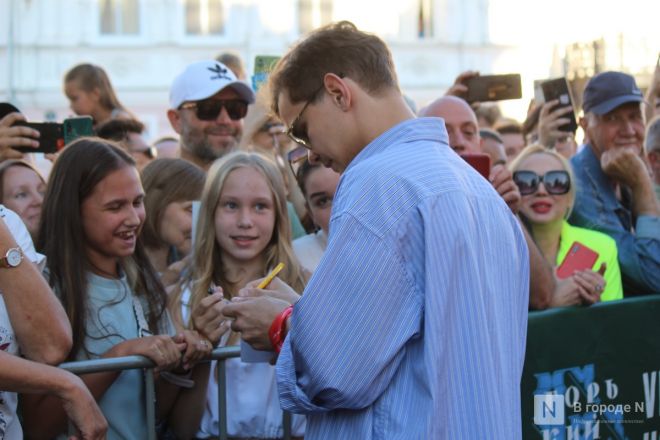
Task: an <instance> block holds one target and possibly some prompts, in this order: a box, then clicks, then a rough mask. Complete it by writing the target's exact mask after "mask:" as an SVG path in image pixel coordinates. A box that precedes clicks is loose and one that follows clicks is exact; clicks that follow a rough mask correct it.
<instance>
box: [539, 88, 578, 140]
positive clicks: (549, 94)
mask: <svg viewBox="0 0 660 440" xmlns="http://www.w3.org/2000/svg"><path fill="white" fill-rule="evenodd" d="M541 90H542V91H543V98H544V99H545V102H550V101H554V100H556V101H557V102H558V104H557V105H555V106H553V107H552V108H551V109H550V113H553V112H555V111H556V110H557V109H559V108H560V107H567V108H570V111H567V112H566V113H565V114H562V115H561V116H562V118H566V119H568V123H566V124H564V125H561V126H560V127H559V130H560V131H563V132H567V133H575V131H576V130H577V121H576V119H575V110H574V109H573V100H572V99H571V92H570V89H569V87H568V82H567V81H566V78H556V79H551V80H548V81H544V82H542V83H541Z"/></svg>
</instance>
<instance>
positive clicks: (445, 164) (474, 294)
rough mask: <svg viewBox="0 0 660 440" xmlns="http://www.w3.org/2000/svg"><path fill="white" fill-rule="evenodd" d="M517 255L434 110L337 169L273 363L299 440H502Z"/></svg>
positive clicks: (506, 425)
mask: <svg viewBox="0 0 660 440" xmlns="http://www.w3.org/2000/svg"><path fill="white" fill-rule="evenodd" d="M528 288H529V259H528V252H527V246H526V244H525V241H524V238H523V235H522V232H521V230H520V227H519V225H518V223H517V221H516V219H515V217H514V216H513V215H512V213H511V211H510V210H509V209H508V208H507V206H506V204H505V203H504V201H503V200H502V199H501V198H500V197H499V196H498V195H497V193H496V192H495V190H494V189H493V187H492V186H491V185H490V184H489V183H488V182H487V181H486V180H485V179H483V178H482V177H481V176H480V175H479V174H478V173H477V172H476V171H474V170H473V169H472V168H470V166H469V165H468V164H467V163H466V162H464V161H463V160H462V159H461V158H460V157H459V156H457V155H456V154H455V153H454V152H453V151H452V150H451V149H450V148H449V146H448V143H447V133H446V131H445V128H444V123H443V121H442V120H441V119H439V118H421V119H411V120H408V121H405V122H403V123H401V124H399V125H397V126H395V127H393V128H391V129H390V130H388V131H386V132H385V133H383V134H382V135H381V136H379V137H378V138H376V139H375V140H374V141H373V142H371V143H370V144H369V145H367V146H366V147H365V148H364V149H363V150H362V151H361V152H360V153H359V154H358V155H357V156H356V157H355V159H354V160H353V161H352V162H351V163H350V164H349V166H348V168H347V169H346V171H345V173H344V174H343V176H342V178H341V180H340V184H339V187H338V189H337V193H336V195H335V199H334V204H333V208H332V217H331V222H330V237H329V241H328V248H327V250H326V253H325V255H324V256H323V258H322V259H321V262H320V264H319V266H318V268H317V270H316V272H314V275H313V277H312V279H311V280H310V282H309V284H308V285H307V288H306V289H305V294H304V295H303V296H302V298H301V299H300V301H299V302H298V303H297V304H296V306H295V308H294V312H293V315H292V320H291V330H290V332H289V335H288V336H287V339H286V341H285V344H284V347H283V349H282V352H281V354H280V357H279V360H278V364H277V379H278V390H279V394H280V402H281V404H282V407H283V408H284V409H287V410H290V411H292V412H296V413H305V414H307V415H308V419H307V431H306V434H305V439H307V440H310V439H311V440H315V439H363V440H368V439H452V440H453V439H477V438H493V439H516V438H520V437H521V419H520V377H521V373H522V366H523V360H524V354H525V338H526V327H527V304H528V296H529V292H528Z"/></svg>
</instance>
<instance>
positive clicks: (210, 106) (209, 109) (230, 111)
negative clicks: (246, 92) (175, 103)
mask: <svg viewBox="0 0 660 440" xmlns="http://www.w3.org/2000/svg"><path fill="white" fill-rule="evenodd" d="M179 108H180V109H195V110H196V112H195V114H196V115H197V119H199V120H200V121H214V120H216V119H217V118H218V115H219V114H220V112H221V111H222V109H223V108H224V109H225V110H226V111H227V115H228V116H229V119H231V120H232V121H238V120H239V119H243V118H244V117H245V115H246V114H247V109H248V103H247V101H243V100H242V99H206V100H204V101H197V102H188V103H185V104H183V105H181V106H180V107H179Z"/></svg>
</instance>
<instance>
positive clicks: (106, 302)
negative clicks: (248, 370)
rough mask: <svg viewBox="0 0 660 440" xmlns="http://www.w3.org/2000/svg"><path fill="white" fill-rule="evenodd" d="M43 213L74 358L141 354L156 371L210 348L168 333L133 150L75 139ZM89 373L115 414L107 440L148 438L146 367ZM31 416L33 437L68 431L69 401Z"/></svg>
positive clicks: (50, 267) (38, 408) (102, 402)
mask: <svg viewBox="0 0 660 440" xmlns="http://www.w3.org/2000/svg"><path fill="white" fill-rule="evenodd" d="M43 214H44V215H43V217H42V220H41V224H40V229H39V239H38V247H39V249H41V251H42V252H43V253H44V254H45V255H46V257H47V263H46V275H47V277H48V279H49V283H50V285H51V287H52V288H53V290H54V291H55V292H56V294H57V295H58V296H59V298H60V300H61V301H62V304H63V305H64V309H65V310H66V312H67V315H68V317H69V320H70V322H71V327H72V330H73V348H72V350H71V352H70V353H69V356H68V359H70V360H83V359H95V358H100V357H103V358H109V357H121V356H128V355H142V356H146V357H148V358H149V359H151V360H152V361H153V362H154V363H155V364H156V366H157V370H169V369H172V368H175V367H177V366H179V364H180V363H181V362H182V358H183V361H184V362H188V363H189V364H190V359H197V357H200V356H203V355H206V354H208V352H209V351H210V349H209V350H207V349H203V348H201V346H200V345H199V344H198V342H199V338H198V337H197V336H196V335H195V334H193V333H191V332H188V333H186V334H178V335H177V336H174V337H172V336H169V335H167V333H168V332H169V331H170V330H171V328H170V325H169V320H168V319H167V318H168V317H167V313H166V294H165V289H164V288H163V286H162V285H161V283H160V282H159V280H158V276H157V274H156V273H155V271H154V270H153V268H152V266H151V264H150V263H149V260H148V259H147V257H146V254H145V252H144V249H143V247H142V245H141V243H139V242H138V239H137V237H138V235H139V233H140V230H141V229H142V225H143V223H144V219H145V209H144V191H143V189H142V184H141V183H140V176H139V174H138V172H137V169H136V167H135V162H134V161H133V159H132V158H131V157H130V156H129V155H128V153H126V152H125V151H124V150H122V149H121V148H119V147H118V146H117V145H116V144H114V143H112V142H109V141H105V140H102V139H100V138H83V139H81V140H78V141H75V142H73V143H72V144H70V145H69V146H68V147H67V148H66V149H64V150H63V152H62V153H61V155H60V157H59V158H58V159H57V162H56V163H55V165H54V167H53V169H52V172H51V175H50V181H49V187H48V190H47V192H46V196H45V199H44V209H43ZM151 335H155V336H151ZM198 348H199V353H196V354H191V353H192V352H190V350H192V351H193V352H195V351H197V350H198ZM183 351H185V357H184V353H182V352H183ZM196 356H197V357H196ZM162 377H165V376H164V375H161V378H162ZM81 378H82V379H83V381H84V382H85V384H86V385H87V387H88V388H89V389H90V391H91V392H92V394H93V395H94V396H95V398H96V399H97V400H98V402H99V406H100V407H101V409H102V410H103V413H104V414H105V416H106V418H107V420H108V424H109V431H108V437H109V438H127V439H141V438H146V435H147V428H146V414H145V406H144V402H143V401H142V397H143V395H144V390H145V383H144V376H143V374H142V372H141V371H138V370H128V371H123V372H106V373H100V374H95V375H84V376H81ZM159 382H160V379H159ZM163 386H165V385H159V387H158V388H159V390H163V389H164V388H163ZM167 386H170V385H167ZM201 389H202V390H203V389H204V388H203V386H201ZM171 403H172V402H171V401H170V402H168V403H163V401H162V400H160V399H159V404H160V405H162V406H163V407H164V408H159V409H160V410H162V411H163V413H164V414H166V413H168V412H169V407H166V406H167V405H171ZM23 414H24V417H25V420H26V426H28V427H29V428H28V435H29V436H35V437H48V438H52V437H56V436H57V435H59V434H61V433H64V432H66V429H67V418H66V415H65V413H64V410H63V408H62V405H61V404H60V402H58V401H57V400H54V399H52V398H51V397H50V396H45V397H39V398H35V399H27V400H26V401H25V403H24V413H23ZM45 415H48V416H47V417H46V416H45ZM37 420H38V422H37Z"/></svg>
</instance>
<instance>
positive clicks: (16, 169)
mask: <svg viewBox="0 0 660 440" xmlns="http://www.w3.org/2000/svg"><path fill="white" fill-rule="evenodd" d="M45 192H46V182H45V181H44V178H43V177H41V174H39V171H37V169H36V168H34V167H33V166H32V165H30V164H29V163H28V162H24V161H22V160H15V159H10V160H6V161H4V162H2V164H0V203H1V204H3V205H5V206H6V207H7V208H9V209H11V210H12V211H14V212H15V213H17V214H18V215H19V217H21V220H23V223H25V226H27V228H28V231H29V232H30V235H31V236H32V239H33V240H36V238H37V231H38V230H39V220H40V219H41V205H42V203H43V200H44V193H45Z"/></svg>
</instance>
